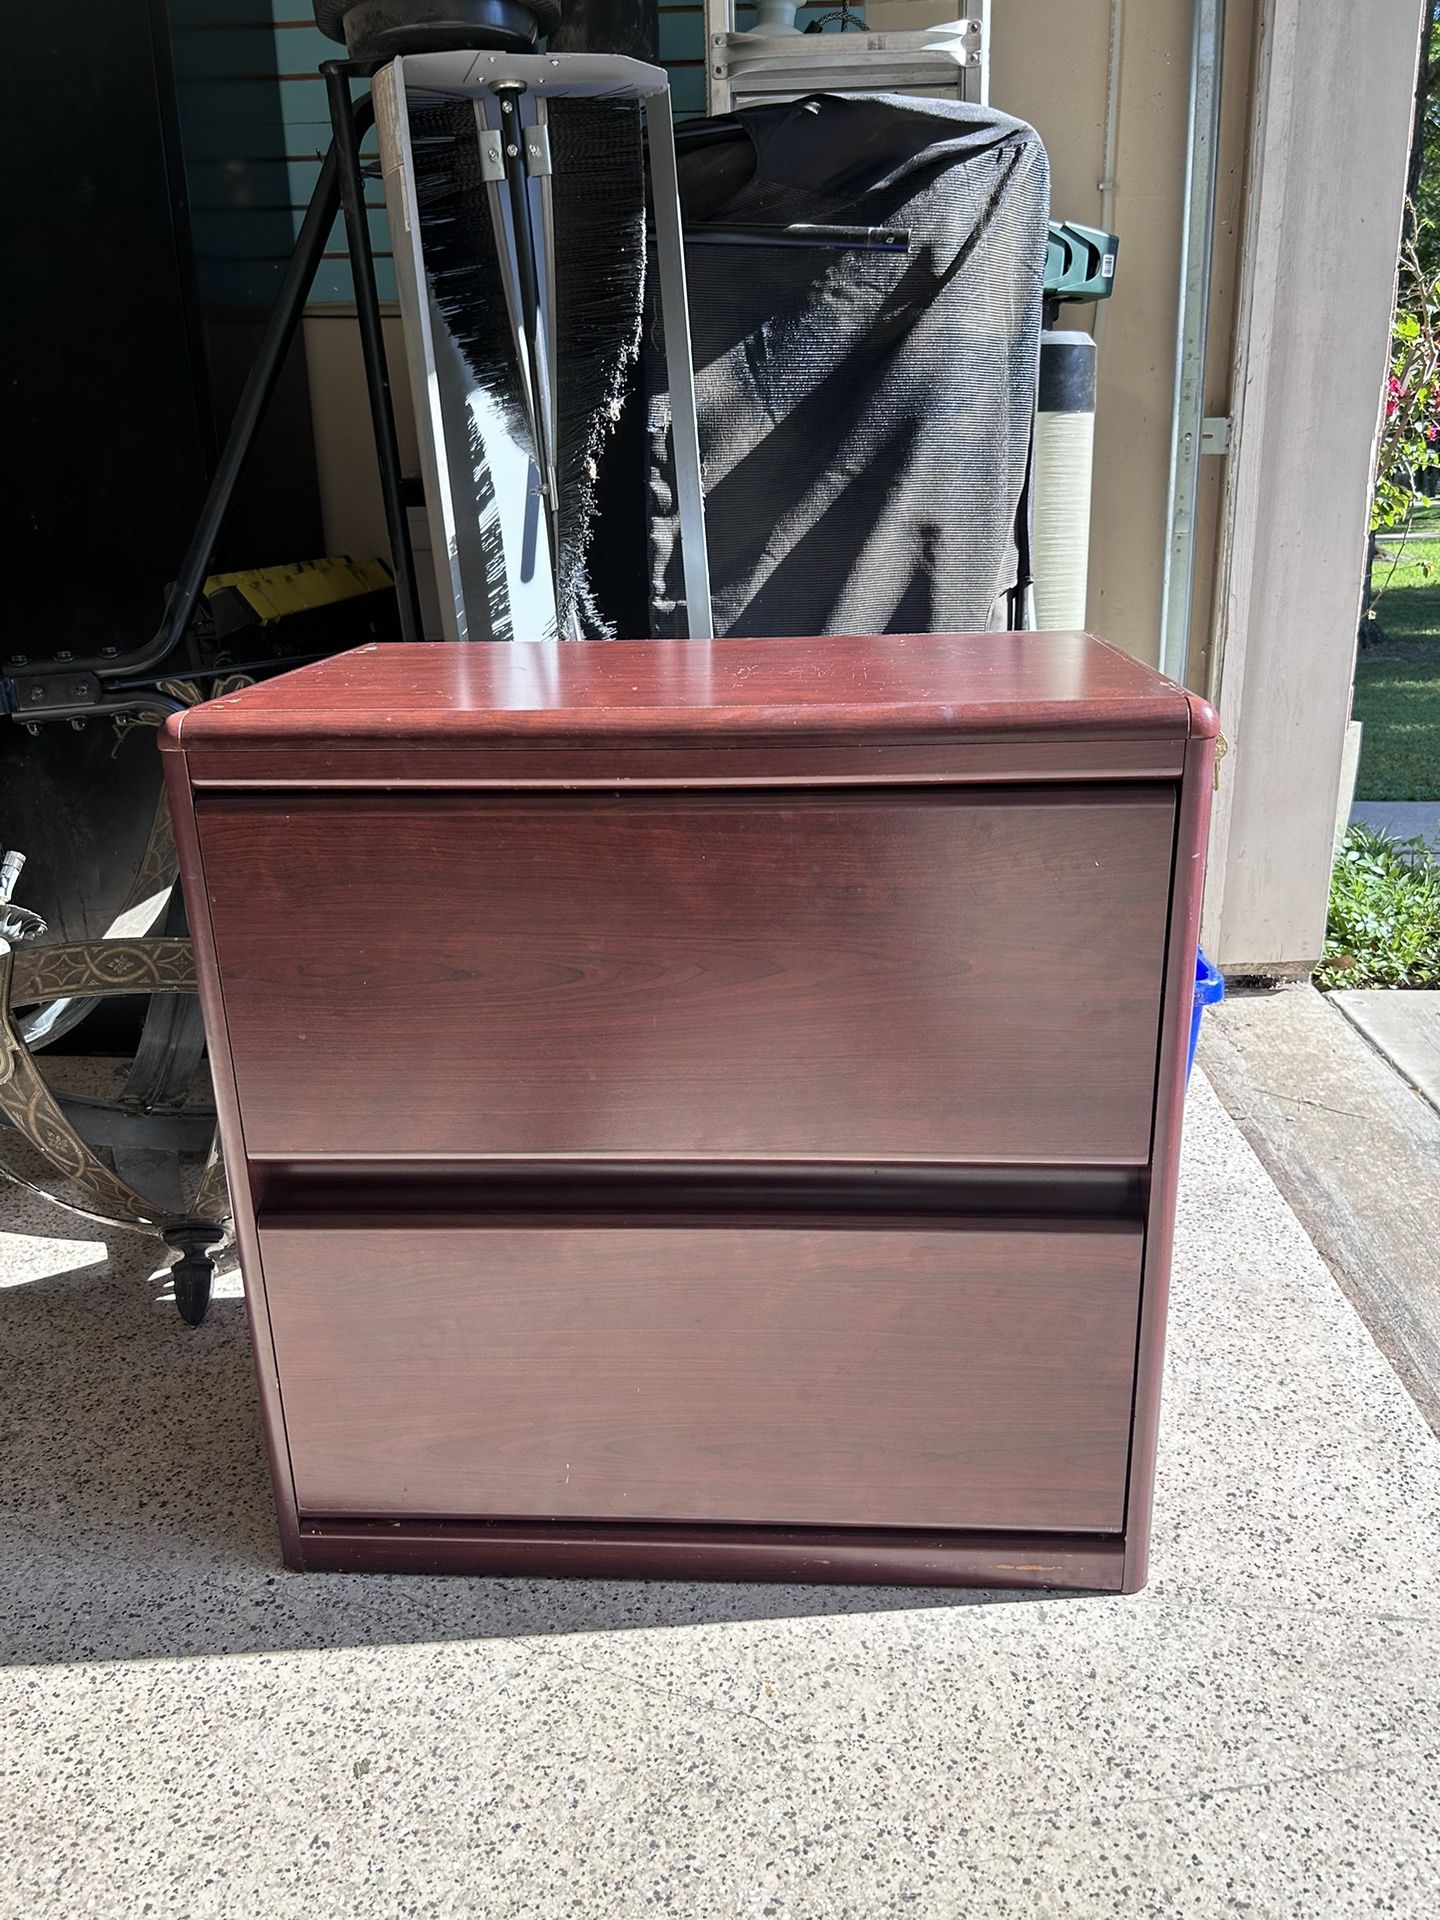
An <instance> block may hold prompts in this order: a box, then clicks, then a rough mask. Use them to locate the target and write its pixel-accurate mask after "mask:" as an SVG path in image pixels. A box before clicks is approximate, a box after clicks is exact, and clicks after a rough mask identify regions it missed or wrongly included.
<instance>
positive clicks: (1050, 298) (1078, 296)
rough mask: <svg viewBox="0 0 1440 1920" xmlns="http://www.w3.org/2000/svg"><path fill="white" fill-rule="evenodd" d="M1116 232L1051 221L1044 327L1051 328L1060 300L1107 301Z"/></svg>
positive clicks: (1112, 281)
mask: <svg viewBox="0 0 1440 1920" xmlns="http://www.w3.org/2000/svg"><path fill="white" fill-rule="evenodd" d="M1119 251H1120V236H1119V234H1118V233H1106V232H1105V231H1104V230H1103V229H1102V228H1100V227H1082V226H1081V224H1080V222H1079V221H1078V220H1052V221H1051V222H1050V234H1049V238H1048V240H1047V242H1046V246H1045V324H1046V326H1047V327H1053V326H1054V324H1055V321H1056V318H1057V315H1056V312H1055V309H1056V308H1057V307H1058V306H1059V305H1060V303H1061V302H1062V301H1063V300H1074V301H1082V300H1085V301H1088V300H1108V299H1109V298H1110V295H1111V293H1112V291H1113V290H1114V286H1115V258H1116V255H1117V254H1118V253H1119Z"/></svg>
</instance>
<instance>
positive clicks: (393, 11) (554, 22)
mask: <svg viewBox="0 0 1440 1920" xmlns="http://www.w3.org/2000/svg"><path fill="white" fill-rule="evenodd" d="M314 4H315V24H316V26H317V27H319V29H320V31H321V32H322V33H323V34H327V35H328V36H329V38H330V39H332V40H338V41H340V43H341V44H342V45H343V46H344V47H345V48H346V49H347V51H348V52H349V54H350V56H351V58H352V59H355V60H388V59H389V58H390V57H391V56H392V55H393V54H397V53H443V52H449V51H452V50H454V49H456V48H470V47H479V48H486V49H491V50H494V51H498V52H506V53H526V52H528V51H529V50H530V49H531V48H533V47H534V45H535V43H536V41H537V40H539V39H540V38H541V37H542V36H543V35H545V34H548V33H552V32H553V31H554V30H555V28H556V27H557V26H558V25H559V24H560V4H559V0H314Z"/></svg>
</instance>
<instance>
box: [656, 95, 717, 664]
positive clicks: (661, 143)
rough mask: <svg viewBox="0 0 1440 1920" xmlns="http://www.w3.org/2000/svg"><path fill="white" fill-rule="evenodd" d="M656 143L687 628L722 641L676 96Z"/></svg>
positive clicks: (661, 102) (662, 112) (663, 100)
mask: <svg viewBox="0 0 1440 1920" xmlns="http://www.w3.org/2000/svg"><path fill="white" fill-rule="evenodd" d="M645 129H646V132H647V133H648V135H649V139H650V187H651V192H652V194H653V196H654V200H655V264H656V267H657V269H658V271H659V275H660V311H661V315H662V318H663V320H664V324H665V366H666V373H667V376H668V384H669V388H670V439H671V446H672V448H673V451H674V456H675V500H676V505H677V506H678V508H679V513H680V559H681V564H682V566H683V568H684V574H685V610H686V625H687V628H688V631H689V634H690V638H691V639H692V640H711V639H713V638H714V637H715V619H714V614H713V613H712V611H711V607H710V555H709V550H708V547H707V545H706V540H705V483H704V477H703V475H702V473H701V470H700V429H699V425H698V423H697V420H696V417H695V363H694V360H693V358H692V356H691V351H690V306H689V301H688V298H687V296H686V291H685V244H684V240H683V238H682V235H681V230H680V175H679V171H678V169H677V167H676V165H675V123H674V120H673V119H672V117H671V113H670V95H669V92H668V90H667V91H666V92H664V93H655V94H651V95H650V96H649V97H648V98H647V99H646V101H645Z"/></svg>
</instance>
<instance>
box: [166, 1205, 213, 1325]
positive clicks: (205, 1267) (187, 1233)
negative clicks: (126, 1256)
mask: <svg viewBox="0 0 1440 1920" xmlns="http://www.w3.org/2000/svg"><path fill="white" fill-rule="evenodd" d="M224 1238H225V1231H224V1229H223V1228H222V1227H217V1226H214V1225H212V1224H211V1223H209V1222H208V1221H197V1222H195V1223H194V1224H193V1225H190V1226H183V1227H172V1228H171V1229H170V1231H169V1232H168V1233H167V1234H166V1235H165V1241H166V1244H167V1245H169V1246H172V1247H174V1248H175V1249H176V1250H177V1251H178V1252H179V1255H180V1258H179V1259H178V1260H177V1261H176V1262H175V1264H174V1266H173V1267H171V1269H170V1279H171V1283H172V1284H173V1286H174V1288H175V1308H176V1311H177V1312H178V1313H179V1315H180V1318H181V1319H182V1320H183V1321H184V1322H185V1324H186V1326H187V1327H198V1326H199V1325H200V1322H201V1321H202V1320H203V1319H204V1318H205V1315H206V1314H207V1313H208V1312H209V1309H210V1288H211V1286H212V1284H213V1283H214V1279H215V1262H214V1260H213V1258H212V1257H211V1253H210V1249H211V1248H212V1247H214V1246H216V1245H217V1244H218V1243H219V1242H220V1241H221V1240H223V1239H224Z"/></svg>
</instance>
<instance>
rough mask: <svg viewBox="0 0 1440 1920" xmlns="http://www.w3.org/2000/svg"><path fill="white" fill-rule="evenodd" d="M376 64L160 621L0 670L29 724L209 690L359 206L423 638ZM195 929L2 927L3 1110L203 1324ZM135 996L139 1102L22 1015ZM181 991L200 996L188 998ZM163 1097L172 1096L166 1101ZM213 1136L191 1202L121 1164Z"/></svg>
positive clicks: (390, 466) (381, 441)
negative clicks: (374, 230) (376, 190)
mask: <svg viewBox="0 0 1440 1920" xmlns="http://www.w3.org/2000/svg"><path fill="white" fill-rule="evenodd" d="M372 71H373V69H372V67H371V66H370V65H367V64H365V63H357V62H353V61H347V60H333V61H327V62H326V63H325V64H324V65H323V66H322V68H321V72H322V74H323V75H324V78H325V82H326V89H327V93H328V96H329V104H330V118H331V130H332V140H331V146H330V149H329V151H328V153H327V154H326V156H325V159H324V161H323V163H322V165H321V168H320V175H319V178H318V180H317V182H316V185H315V189H314V192H313V193H312V195H311V198H310V204H309V207H308V208H307V209H306V213H305V217H304V220H303V221H302V223H301V227H300V232H299V234H298V235H297V237H296V241H295V247H294V251H293V252H292V254H291V256H290V260H289V264H288V265H287V267H286V270H285V275H284V278H283V280H282V282H281V286H280V291H279V294H278V295H277V296H276V300H275V305H274V307H273V309H272V310H271V314H270V319H269V322H268V324H267V326H266V329H265V334H264V337H263V339H262V340H261V343H260V348H259V351H258V353H257V355H256V358H255V361H254V364H253V365H252V367H251V369H250V373H249V376H248V378H247V379H246V382H245V386H244V389H243V391H242V393H241V396H240V401H239V404H238V406H237V408H236V411H235V418H234V421H233V423H232V425H231V428H230V432H229V434H228V436H227V438H226V442H225V446H224V449H223V450H222V452H221V455H220V458H219V461H218V462H217V464H216V468H215V473H214V476H213V478H212V480H211V482H210V487H209V491H208V492H207V494H206V497H205V504H204V506H203V508H202V509H201V513H200V518H199V520H198V521H197V523H196V527H195V531H194V533H193V534H192V536H191V540H190V545H189V547H188V549H187V550H186V554H185V558H184V560H183V562H182V563H181V567H180V570H179V574H178V576H177V578H176V582H175V585H174V587H173V588H172V589H171V592H170V596H169V599H168V601H167V604H166V608H165V615H164V618H163V620H162V621H161V624H160V627H159V630H158V631H157V632H156V633H155V634H154V635H153V637H152V638H151V639H150V640H148V641H146V642H145V644H144V645H143V646H140V647H137V648H135V649H134V650H133V651H132V652H130V653H127V654H121V653H120V652H119V651H118V650H117V649H115V648H113V647H111V648H105V649H103V650H102V651H101V652H100V653H99V654H97V655H95V656H94V657H93V658H82V659H72V660H68V661H63V660H62V661H57V662H55V663H54V664H53V665H50V666H47V667H45V668H43V669H41V670H39V671H30V670H28V662H26V663H23V666H22V663H20V662H15V663H13V664H12V665H11V666H10V668H9V669H8V671H7V672H6V673H5V674H4V676H3V677H0V712H5V713H8V714H9V715H10V716H11V717H12V718H13V719H15V720H16V721H18V722H19V723H20V724H22V725H26V726H30V727H38V726H39V725H40V724H41V723H43V722H45V721H56V720H65V719H75V720H83V719H90V718H96V717H101V716H104V715H122V714H124V715H135V714H150V715H154V714H156V713H162V714H163V713H167V712H174V711H179V710H180V709H181V708H182V706H183V705H184V704H185V701H184V700H181V699H177V698H176V697H175V694H176V692H179V691H183V692H185V693H187V695H189V696H190V697H198V695H197V694H196V693H195V690H194V689H193V688H187V687H186V686H185V684H184V681H183V679H182V680H181V681H180V683H179V684H178V685H177V684H176V683H175V682H174V681H171V680H167V677H166V676H167V675H173V674H174V673H176V671H177V670H178V671H179V672H180V673H181V674H182V675H183V672H184V669H183V667H181V666H179V664H178V663H177V662H176V661H175V655H176V654H177V652H178V651H179V649H180V648H181V646H182V645H183V643H184V642H185V640H186V638H187V636H188V635H189V633H190V631H191V628H192V626H193V624H194V620H195V616H196V613H197V610H198V608H199V605H200V599H201V595H202V593H203V592H204V586H205V581H206V579H207V578H208V576H209V574H210V571H211V566H212V562H213V558H214V551H215V546H216V542H217V540H218V538H219V535H220V531H221V528H222V526H223V524H224V521H225V518H226V515H227V514H228V512H229V510H230V506H231V503H232V500H233V498H234V494H235V489H236V486H237V484H238V482H239V479H240V475H241V473H242V471H243V469H244V467H245V463H246V461H247V459H248V458H249V455H250V453H251V450H252V449H253V447H254V444H255V439H256V436H257V433H258V431H259V428H260V424H261V422H262V420H263V419H264V416H265V412H266V409H267V407H268V406H269V403H270V401H271V399H272V397H273V395H274V392H275V387H276V384H277V382H278V380H279V377H280V372H281V369H282V367H283V365H284V362H285V359H286V356H287V355H288V353H289V351H290V347H291V344H292V342H293V341H294V338H295V332H296V329H297V327H298V325H299V323H300V317H301V314H302V313H303V311H304V308H305V303H306V301H307V300H308V298H309V295H310V290H311V287H312V286H313V284H314V281H315V275H316V272H317V270H318V268H319V265H320V261H321V258H322V256H323V254H324V251H325V247H326V244H327V242H328V240H329V237H330V233H331V230H332V228H333V227H334V224H335V219H336V215H337V213H341V212H343V214H344V218H345V228H346V239H347V245H348V250H349V254H350V264H351V270H352V274H353V277H354V283H355V310H356V316H357V319H358V322H359V327H360V345H361V354H362V358H363V360H364V365H365V377H366V384H367V387H368V390H369V397H370V411H371V419H372V423H373V428H374V434H375V451H376V457H377V460H378V464H379V468H380V488H381V494H382V496H383V499H384V506H385V521H386V526H387V529H388V531H389V535H390V542H391V555H392V566H393V571H394V576H395V591H396V598H397V601H398V603H399V618H400V631H401V636H402V638H403V639H405V640H418V639H419V638H420V637H421V632H422V629H421V621H420V606H419V598H418V595H417V592H416V585H415V563H414V556H413V553H412V550H411V544H410V532H409V525H408V521H407V519H406V512H405V502H404V497H403V492H402V487H401V471H400V454H399V448H398V444H397V441H396V435H395V416H394V408H393V405H392V402H391V397H390V383H389V373H388V369H387V367H386V363H385V349H384V339H383V335H382V332H381V325H380V301H379V294H378V291H377V288H376V284H375V263H374V256H373V253H372V250H371V246H370V234H369V227H368V224H367V217H366V210H365V174H364V168H363V166H362V163H361V158H360V144H361V141H362V140H363V138H364V136H365V134H366V132H367V131H368V130H369V127H370V125H371V124H372V121H373V118H374V109H373V107H372V105H371V102H370V98H369V96H368V95H366V96H365V97H363V98H361V99H360V100H356V101H352V99H351V97H350V82H351V81H352V80H353V79H363V78H368V77H369V75H370V73H371V72H372ZM174 877H175V862H174V846H173V842H172V841H171V839H170V835H169V826H168V814H167V811H166V808H165V804H164V801H163V798H162V800H161V803H160V809H159V812H158V814H157V819H156V825H155V828H154V830H153V831H152V834H151V838H150V844H149V846H148V848H147V851H146V854H145V858H144V860H143V861H142V865H141V874H140V875H139V876H137V881H136V883H135V885H134V886H132V889H131V892H132V894H134V892H135V888H136V886H139V885H141V884H142V882H143V884H145V885H147V886H148V885H151V884H153V883H154V882H156V881H163V880H165V879H169V880H171V881H173V880H174ZM184 932H185V918H184V903H183V900H182V899H181V897H180V894H179V890H178V887H177V888H176V889H175V890H174V892H173V893H172V897H171V905H170V908H169V910H168V914H167V920H166V932H165V936H163V937H161V938H143V939H123V940H94V941H82V942H66V943H56V944H44V943H39V942H37V943H35V944H33V945H31V944H28V943H27V944H25V945H23V946H19V947H11V946H10V945H9V943H8V942H6V941H4V940H0V1120H3V1121H7V1122H8V1123H9V1125H11V1126H12V1127H14V1128H15V1129H16V1130H17V1131H18V1132H20V1133H21V1134H23V1135H24V1136H25V1138H27V1139H28V1140H29V1141H30V1142H31V1144H32V1145H33V1146H34V1147H35V1148H36V1149H37V1151H38V1152H39V1153H40V1154H41V1155H42V1156H43V1157H44V1158H45V1159H46V1160H47V1161H48V1162H49V1163H50V1165H51V1166H53V1167H54V1168H55V1169H56V1171H57V1172H58V1173H59V1174H60V1175H61V1176H62V1178H63V1179H64V1181H65V1182H66V1183H67V1184H68V1185H69V1186H70V1187H71V1188H72V1189H74V1190H78V1194H79V1196H80V1197H79V1198H78V1199H71V1200H67V1199H64V1198H63V1197H61V1196H58V1195H57V1196H53V1197H55V1198H56V1199H57V1201H58V1203H59V1204H61V1205H66V1206H72V1207H78V1208H79V1210H81V1211H88V1210H89V1208H92V1207H93V1208H94V1209H95V1210H96V1217H98V1218H100V1219H102V1220H103V1221H105V1222H106V1223H107V1224H111V1225H121V1226H127V1227H135V1228H141V1229H148V1230H150V1231H153V1232H155V1233H156V1234H157V1235H158V1236H159V1237H160V1238H161V1239H162V1240H163V1241H165V1243H166V1244H167V1245H169V1246H170V1247H172V1248H174V1249H175V1250H177V1251H178V1252H179V1254H180V1258H179V1260H178V1261H177V1262H176V1263H175V1265H174V1266H173V1267H172V1269H171V1278H172V1281H173V1284H174V1288H175V1301H176V1305H177V1307H178V1308H179V1311H180V1314H181V1317H182V1318H183V1319H185V1320H186V1321H188V1322H189V1323H190V1324H191V1325H192V1326H196V1325H198V1324H199V1323H200V1321H201V1320H202V1319H203V1318H204V1316H205V1312H206V1309H207V1307H208V1305H209V1300H210V1288H211V1282H212V1278H213V1250H214V1248H215V1247H216V1246H217V1245H218V1244H219V1243H220V1242H221V1241H223V1240H224V1239H225V1237H226V1233H227V1227H226V1219H227V1216H228V1212H229V1203H228V1198H227V1194H226V1186H225V1171H224V1166H223V1163H222V1161H221V1158H220V1150H219V1146H218V1143H217V1142H216V1141H215V1140H214V1138H213V1115H195V1114H182V1113H181V1112H180V1111H179V1106H180V1102H181V1101H182V1100H183V1097H184V1093H185V1091H186V1089H187V1088H188V1085H189V1082H190V1079H191V1076H192V1075H193V1073H194V1071H195V1068H196V1066H197V1065H198V1062H199V1055H200V1049H201V1046H202V1044H203V1028H202V1025H201V1021H200V1016H199V1008H198V1005H197V1003H196V1002H195V1000H194V999H193V998H191V997H188V996H193V995H194V993H195V977H194V966H193V961H192V959H191V952H190V942H189V940H188V939H186V938H184V937H183V935H184ZM119 994H148V995H150V996H151V1004H150V1007H149V1009H148V1011H147V1015H146V1020H145V1025H144V1029H143V1031H142V1034H141V1040H140V1045H139V1048H138V1050H137V1053H136V1057H135V1061H134V1064H133V1066H132V1069H131V1073H130V1076H129V1080H128V1082H127V1086H126V1095H125V1100H124V1102H123V1103H122V1104H121V1105H119V1106H116V1105H114V1104H112V1103H109V1102H93V1101H85V1100H73V1099H69V1098H67V1097H66V1096H64V1095H57V1094H55V1093H54V1092H52V1091H51V1089H50V1087H49V1086H48V1085H47V1084H46V1081H45V1079H44V1077H43V1075H42V1074H41V1073H40V1070H39V1068H38V1067H37V1066H36V1064H35V1061H34V1058H33V1056H32V1054H31V1051H30V1047H29V1044H28V1043H27V1040H28V1034H29V1032H30V1031H32V1030H34V1029H35V1028H36V1024H37V1023H36V1021H35V1019H34V1017H33V1016H32V1017H31V1018H30V1019H29V1020H20V1019H18V1018H17V1017H16V1016H15V1014H14V1013H13V1012H12V1008H14V1007H17V1006H33V1005H38V1004H43V1005H45V1006H46V1010H47V1014H48V1013H49V1012H50V1011H51V1003H55V1002H61V1003H63V1002H65V1001H74V1002H76V1003H77V1004H78V1005H80V1006H82V1007H83V1008H84V1009H85V1010H88V1007H89V1006H90V1005H93V1004H94V1003H95V1002H96V1001H97V1000H99V999H102V998H106V997H109V996H113V995H119ZM175 995H181V996H187V997H186V998H182V999H180V1000H179V1001H178V1002H177V1001H176V1000H175V999H174V998H173V996H175ZM59 1030H60V1029H58V1028H56V1027H55V1025H54V1023H53V1021H51V1022H50V1023H49V1024H48V1025H47V1026H46V1028H45V1031H46V1033H47V1036H48V1037H51V1038H53V1037H54V1036H55V1033H56V1032H57V1031H59ZM152 1106H155V1107H159V1108H160V1109H161V1110H160V1111H158V1112H154V1113H152V1112H151V1111H150V1110H149V1109H150V1108H151V1107H152ZM72 1116H73V1119H79V1120H87V1121H89V1122H90V1123H91V1130H92V1133H93V1135H94V1138H95V1142H96V1144H104V1145H107V1146H109V1147H111V1148H113V1149H115V1150H117V1153H118V1154H119V1156H120V1158H118V1159H117V1165H116V1167H115V1168H112V1167H110V1166H107V1165H106V1163H105V1162H104V1161H103V1160H102V1159H101V1158H100V1157H99V1155H98V1154H97V1153H96V1151H95V1145H94V1144H92V1143H91V1142H90V1141H87V1140H86V1139H85V1138H84V1137H82V1135H81V1134H80V1132H79V1131H78V1130H77V1128H76V1126H75V1125H74V1124H73V1119H72ZM197 1134H198V1135H199V1137H198V1138H197ZM206 1138H209V1140H210V1146H209V1154H208V1158H207V1160H206V1164H205V1168H204V1171H203V1173H202V1176H201V1180H200V1185H199V1189H198V1190H197V1192H196V1193H195V1194H194V1195H193V1196H192V1197H191V1199H190V1201H189V1204H188V1205H185V1204H183V1203H181V1197H180V1196H179V1194H178V1191H177V1193H176V1196H175V1197H176V1201H177V1204H176V1205H175V1206H170V1205H166V1204H164V1203H163V1202H158V1201H152V1200H149V1199H147V1198H145V1196H144V1195H142V1194H141V1193H140V1192H139V1191H138V1190H137V1189H136V1187H135V1186H134V1185H132V1184H131V1182H130V1181H129V1180H127V1179H126V1178H124V1177H123V1175H122V1173H121V1171H120V1167H121V1166H122V1165H123V1164H125V1162H126V1161H128V1162H129V1163H130V1164H132V1165H133V1166H136V1167H140V1168H143V1169H148V1170H149V1171H151V1172H155V1171H156V1170H157V1162H158V1157H159V1155H161V1154H168V1153H174V1152H177V1151H184V1150H187V1149H190V1148H192V1147H195V1146H197V1145H198V1146H202V1147H203V1145H204V1141H205V1139H206ZM12 1177H14V1178H17V1179H18V1178H19V1177H20V1176H18V1175H12ZM27 1184H28V1183H27ZM47 1197H50V1196H47Z"/></svg>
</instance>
